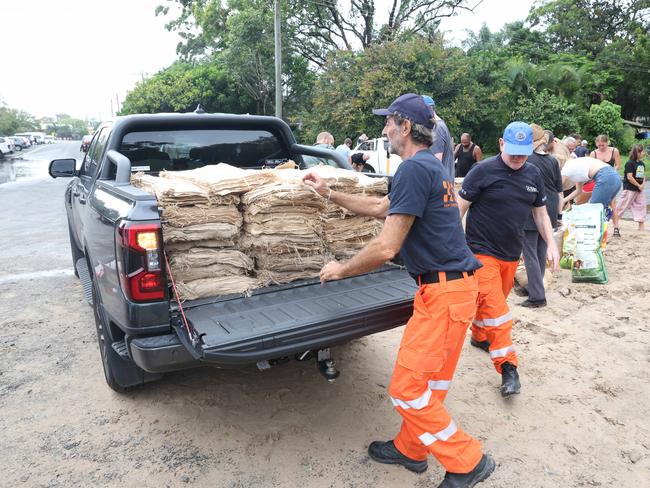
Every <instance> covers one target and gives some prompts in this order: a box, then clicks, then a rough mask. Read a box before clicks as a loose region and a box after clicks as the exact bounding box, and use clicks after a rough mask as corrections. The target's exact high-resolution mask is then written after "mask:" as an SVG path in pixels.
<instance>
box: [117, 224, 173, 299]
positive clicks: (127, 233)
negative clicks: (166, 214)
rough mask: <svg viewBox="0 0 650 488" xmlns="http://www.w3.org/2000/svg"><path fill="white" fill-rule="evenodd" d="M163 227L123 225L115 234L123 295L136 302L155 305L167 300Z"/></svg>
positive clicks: (154, 225)
mask: <svg viewBox="0 0 650 488" xmlns="http://www.w3.org/2000/svg"><path fill="white" fill-rule="evenodd" d="M161 242H162V239H161V229H160V224H139V223H133V222H129V221H122V222H121V223H120V225H118V226H117V230H116V232H115V245H116V251H117V258H118V259H117V268H118V273H119V276H120V283H121V285H122V291H123V292H124V295H126V297H127V298H128V299H129V300H132V301H134V302H152V301H158V300H164V299H166V297H167V280H166V278H165V273H164V267H163V266H162V245H161Z"/></svg>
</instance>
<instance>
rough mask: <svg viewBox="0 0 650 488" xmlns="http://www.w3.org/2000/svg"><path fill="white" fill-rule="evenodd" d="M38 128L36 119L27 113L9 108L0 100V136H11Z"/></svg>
mask: <svg viewBox="0 0 650 488" xmlns="http://www.w3.org/2000/svg"><path fill="white" fill-rule="evenodd" d="M37 128H38V124H37V123H36V119H34V117H33V116H32V115H30V114H28V113H27V112H24V111H22V110H16V109H13V108H9V107H7V106H6V104H5V103H4V102H3V101H2V100H0V134H2V135H12V134H15V133H16V132H24V131H33V130H36V129H37Z"/></svg>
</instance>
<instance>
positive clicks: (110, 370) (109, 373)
mask: <svg viewBox="0 0 650 488" xmlns="http://www.w3.org/2000/svg"><path fill="white" fill-rule="evenodd" d="M100 310H101V309H100V306H99V303H98V298H97V292H96V289H95V283H94V282H93V315H94V316H95V328H96V329H97V342H98V343H99V354H100V355H101V358H102V367H103V368H104V379H105V380H106V384H108V386H109V387H110V388H111V389H112V390H114V391H116V392H118V393H124V392H125V391H127V388H126V387H124V386H122V385H120V384H119V383H118V382H117V378H116V377H115V368H116V365H117V363H116V361H121V359H120V358H119V357H116V356H117V353H116V352H115V351H114V350H113V348H112V347H111V343H112V340H111V338H110V336H109V330H108V327H106V326H105V325H104V319H103V317H102V316H101V312H100Z"/></svg>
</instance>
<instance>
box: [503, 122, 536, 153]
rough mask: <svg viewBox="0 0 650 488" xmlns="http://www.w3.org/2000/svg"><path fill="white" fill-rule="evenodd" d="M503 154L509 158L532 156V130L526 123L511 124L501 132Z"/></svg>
mask: <svg viewBox="0 0 650 488" xmlns="http://www.w3.org/2000/svg"><path fill="white" fill-rule="evenodd" d="M503 140H504V142H505V144H504V146H505V147H504V148H503V149H504V152H505V153H506V154H509V155H511V156H530V155H531V154H533V129H531V128H530V125H528V124H527V123H526V122H511V123H509V124H508V127H506V130H504V131H503Z"/></svg>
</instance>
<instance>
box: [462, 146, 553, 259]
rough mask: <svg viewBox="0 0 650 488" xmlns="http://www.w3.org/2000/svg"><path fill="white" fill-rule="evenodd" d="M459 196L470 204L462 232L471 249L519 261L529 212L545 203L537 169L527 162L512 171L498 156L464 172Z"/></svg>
mask: <svg viewBox="0 0 650 488" xmlns="http://www.w3.org/2000/svg"><path fill="white" fill-rule="evenodd" d="M460 196H461V197H462V198H463V199H465V200H467V201H469V202H471V203H472V205H471V206H470V207H469V213H468V215H467V223H466V232H465V234H466V237H467V244H468V245H469V248H470V249H471V250H472V252H474V253H476V254H484V255H488V256H493V257H495V258H497V259H501V260H503V261H517V260H519V256H521V251H522V249H523V238H524V224H525V223H526V219H527V218H528V214H530V211H531V209H532V207H541V206H543V205H544V204H545V203H546V190H545V189H544V181H543V180H542V175H541V173H540V171H539V170H538V169H537V168H536V167H535V166H533V165H532V164H529V163H524V165H523V166H522V167H521V168H520V169H518V170H516V171H515V170H513V169H511V168H510V167H509V166H507V165H506V164H505V163H504V162H503V159H501V155H498V156H495V157H492V158H489V159H486V160H485V161H483V162H481V164H477V165H475V166H474V167H473V168H472V169H471V170H470V171H469V173H467V176H466V177H465V179H464V180H463V187H462V188H461V190H460Z"/></svg>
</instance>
